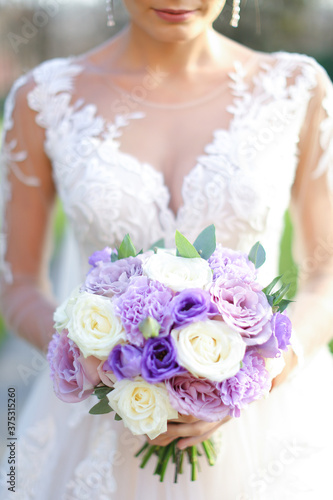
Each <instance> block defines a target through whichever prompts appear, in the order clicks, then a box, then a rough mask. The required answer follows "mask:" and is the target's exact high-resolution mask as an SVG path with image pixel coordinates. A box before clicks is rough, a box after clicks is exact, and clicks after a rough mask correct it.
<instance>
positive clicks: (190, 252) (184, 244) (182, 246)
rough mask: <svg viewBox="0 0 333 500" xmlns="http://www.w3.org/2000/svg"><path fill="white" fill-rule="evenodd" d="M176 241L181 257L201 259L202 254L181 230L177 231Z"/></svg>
mask: <svg viewBox="0 0 333 500" xmlns="http://www.w3.org/2000/svg"><path fill="white" fill-rule="evenodd" d="M175 241H176V247H177V250H178V252H179V255H180V257H185V258H186V259H198V258H199V259H200V255H199V254H198V252H197V251H196V249H195V248H194V246H193V245H192V243H190V242H189V241H188V239H187V238H185V236H183V235H182V234H181V233H180V232H179V231H176V236H175Z"/></svg>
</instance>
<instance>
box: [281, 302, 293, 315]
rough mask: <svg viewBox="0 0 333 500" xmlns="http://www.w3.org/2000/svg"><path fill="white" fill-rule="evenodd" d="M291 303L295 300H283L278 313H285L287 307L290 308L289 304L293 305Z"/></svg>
mask: <svg viewBox="0 0 333 500" xmlns="http://www.w3.org/2000/svg"><path fill="white" fill-rule="evenodd" d="M291 302H294V300H288V299H283V300H281V302H280V303H279V305H278V311H279V312H280V313H282V312H283V311H285V309H287V307H288V306H289V304H291Z"/></svg>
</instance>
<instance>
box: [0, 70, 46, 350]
mask: <svg viewBox="0 0 333 500" xmlns="http://www.w3.org/2000/svg"><path fill="white" fill-rule="evenodd" d="M33 85H34V83H33V81H32V79H31V78H29V77H21V78H20V79H19V80H18V81H17V82H16V83H15V84H14V86H13V88H12V90H11V92H10V94H9V96H8V98H7V101H6V105H5V115H4V134H3V140H2V148H1V156H0V167H1V181H0V182H1V184H0V186H1V206H0V208H1V211H0V215H1V226H0V227H1V233H0V280H1V281H0V283H1V289H0V290H1V310H2V314H3V316H4V318H5V321H6V323H7V325H8V326H9V327H10V328H11V329H12V330H13V331H15V332H16V333H17V334H19V335H20V336H22V337H24V338H25V339H27V340H28V341H30V342H32V343H33V344H35V345H36V346H38V347H40V348H41V349H44V348H46V346H47V343H48V340H49V339H50V337H51V335H52V323H53V321H52V314H53V309H54V302H53V299H52V295H51V292H50V286H49V283H48V276H47V275H48V269H47V267H48V266H47V257H48V254H49V252H48V251H47V243H48V241H49V240H50V238H49V234H50V227H51V220H52V211H53V205H54V197H55V190H54V185H53V181H52V175H51V166H50V163H49V160H48V158H47V157H46V155H45V153H44V150H43V141H44V131H43V130H42V129H41V128H40V127H38V125H37V124H36V123H35V113H34V112H33V111H32V110H31V109H30V108H29V106H28V103H27V95H28V93H29V91H30V90H31V88H32V87H33Z"/></svg>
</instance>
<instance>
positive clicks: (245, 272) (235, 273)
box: [208, 244, 257, 283]
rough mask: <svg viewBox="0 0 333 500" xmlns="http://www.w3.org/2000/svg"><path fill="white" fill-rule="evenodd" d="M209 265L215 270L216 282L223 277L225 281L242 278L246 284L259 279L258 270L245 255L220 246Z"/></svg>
mask: <svg viewBox="0 0 333 500" xmlns="http://www.w3.org/2000/svg"><path fill="white" fill-rule="evenodd" d="M208 264H209V267H210V268H211V269H212V270H213V273H214V274H213V279H214V280H216V279H217V278H219V277H220V276H222V277H224V278H225V279H231V278H240V279H241V280H242V281H244V282H246V283H252V282H254V281H255V280H256V278H257V271H256V268H255V266H254V264H253V263H252V262H251V261H250V260H249V258H248V256H247V255H246V254H245V253H244V254H243V253H242V252H238V251H236V250H231V249H229V248H224V247H223V246H222V245H220V244H218V245H217V247H216V249H215V251H214V253H213V254H212V255H211V256H210V257H209V259H208Z"/></svg>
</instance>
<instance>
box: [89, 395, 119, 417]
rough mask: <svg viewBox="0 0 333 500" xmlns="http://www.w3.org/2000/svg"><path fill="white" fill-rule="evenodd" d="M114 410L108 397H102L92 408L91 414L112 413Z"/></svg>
mask: <svg viewBox="0 0 333 500" xmlns="http://www.w3.org/2000/svg"><path fill="white" fill-rule="evenodd" d="M111 411H113V409H112V408H111V406H110V405H109V400H108V398H107V397H105V398H103V399H101V400H100V401H99V402H98V403H97V404H96V405H95V406H93V407H92V408H90V410H89V413H90V414H91V415H103V414H104V413H110V412H111Z"/></svg>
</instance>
